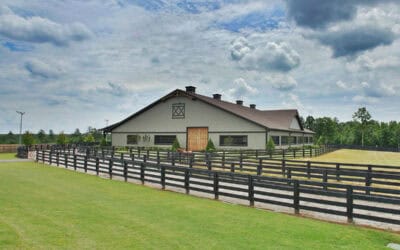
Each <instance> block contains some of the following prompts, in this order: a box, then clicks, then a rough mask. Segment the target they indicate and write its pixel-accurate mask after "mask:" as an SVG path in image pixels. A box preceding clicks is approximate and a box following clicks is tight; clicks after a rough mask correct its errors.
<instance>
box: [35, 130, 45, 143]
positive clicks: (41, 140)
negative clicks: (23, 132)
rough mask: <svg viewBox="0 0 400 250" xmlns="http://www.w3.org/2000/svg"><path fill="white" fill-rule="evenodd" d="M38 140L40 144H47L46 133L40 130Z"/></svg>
mask: <svg viewBox="0 0 400 250" xmlns="http://www.w3.org/2000/svg"><path fill="white" fill-rule="evenodd" d="M37 138H38V140H39V142H40V143H45V142H46V132H44V130H43V129H41V130H39V132H38V134H37Z"/></svg>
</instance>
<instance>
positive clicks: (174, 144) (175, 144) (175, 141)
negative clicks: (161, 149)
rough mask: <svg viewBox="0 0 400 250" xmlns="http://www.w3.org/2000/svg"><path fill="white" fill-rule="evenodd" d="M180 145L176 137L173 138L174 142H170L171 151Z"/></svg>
mask: <svg viewBox="0 0 400 250" xmlns="http://www.w3.org/2000/svg"><path fill="white" fill-rule="evenodd" d="M180 147H181V144H179V141H178V138H175V140H174V142H173V143H172V148H171V149H172V151H178V149H179V148H180Z"/></svg>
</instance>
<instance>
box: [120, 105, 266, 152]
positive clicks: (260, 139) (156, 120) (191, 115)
mask: <svg viewBox="0 0 400 250" xmlns="http://www.w3.org/2000/svg"><path fill="white" fill-rule="evenodd" d="M176 103H184V104H185V118H184V119H172V104H176ZM187 127H208V131H209V137H210V138H211V139H212V140H213V142H214V144H215V145H216V146H217V147H219V135H221V134H225V135H247V136H248V146H247V147H243V148H264V147H265V141H266V130H265V128H264V127H262V126H259V125H257V124H254V123H252V122H250V121H247V120H245V119H243V118H240V117H237V116H235V115H233V114H230V113H228V112H225V111H223V110H220V109H218V108H215V107H214V106H211V105H209V104H206V103H204V102H202V101H199V100H191V99H189V98H186V97H174V98H171V99H168V100H167V101H165V102H163V103H160V104H158V105H156V106H154V107H152V108H151V109H149V110H147V111H145V112H143V113H142V114H140V115H138V116H137V117H135V118H133V119H131V120H130V121H127V122H126V123H124V124H122V125H121V126H119V127H117V128H115V129H114V130H113V132H112V144H113V145H115V146H127V144H126V136H127V135H128V134H140V135H148V136H150V141H149V142H139V144H138V145H137V146H147V147H152V146H157V145H154V135H156V134H162V135H168V134H176V135H177V137H178V140H179V142H180V144H181V146H182V147H185V146H186V128H187ZM240 131H243V132H240ZM234 148H238V149H239V148H240V147H234Z"/></svg>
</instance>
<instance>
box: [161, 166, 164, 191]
mask: <svg viewBox="0 0 400 250" xmlns="http://www.w3.org/2000/svg"><path fill="white" fill-rule="evenodd" d="M161 187H162V189H163V190H164V189H165V166H161Z"/></svg>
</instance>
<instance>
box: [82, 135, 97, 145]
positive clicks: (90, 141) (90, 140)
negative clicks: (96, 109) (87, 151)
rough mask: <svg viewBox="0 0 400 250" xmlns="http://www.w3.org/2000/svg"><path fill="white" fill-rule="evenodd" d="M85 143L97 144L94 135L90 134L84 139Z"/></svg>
mask: <svg viewBox="0 0 400 250" xmlns="http://www.w3.org/2000/svg"><path fill="white" fill-rule="evenodd" d="M83 142H86V143H93V142H95V140H94V137H93V135H92V133H88V134H87V135H86V136H85V138H84V139H83Z"/></svg>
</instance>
